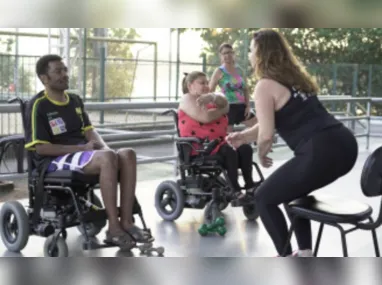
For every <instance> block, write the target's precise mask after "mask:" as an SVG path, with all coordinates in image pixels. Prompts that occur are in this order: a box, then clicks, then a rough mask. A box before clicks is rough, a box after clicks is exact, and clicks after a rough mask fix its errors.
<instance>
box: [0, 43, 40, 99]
mask: <svg viewBox="0 0 382 285" xmlns="http://www.w3.org/2000/svg"><path fill="white" fill-rule="evenodd" d="M14 44H15V41H14V39H13V38H12V37H6V38H5V37H2V38H0V94H2V96H1V97H0V99H2V100H6V99H8V97H11V96H13V94H14V92H16V91H18V92H20V93H26V94H28V93H31V92H32V91H33V90H32V80H33V73H32V72H31V71H30V70H28V69H27V68H26V67H25V66H24V65H23V62H22V61H20V58H19V62H17V61H16V56H15V55H11V54H9V53H10V52H11V51H12V48H13V45H14ZM16 70H17V74H18V75H17V77H18V78H16V77H15V75H16ZM17 80H18V84H17V82H16V81H17ZM17 87H18V88H19V90H16V88H17ZM4 94H5V95H4Z"/></svg>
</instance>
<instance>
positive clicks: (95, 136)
mask: <svg viewBox="0 0 382 285" xmlns="http://www.w3.org/2000/svg"><path fill="white" fill-rule="evenodd" d="M85 137H86V140H87V141H89V142H90V141H93V142H97V145H98V146H96V147H97V149H110V148H109V147H108V145H107V144H106V143H105V141H104V140H103V138H102V137H101V136H100V135H99V133H98V132H97V131H96V130H95V129H94V128H91V129H88V130H87V131H85Z"/></svg>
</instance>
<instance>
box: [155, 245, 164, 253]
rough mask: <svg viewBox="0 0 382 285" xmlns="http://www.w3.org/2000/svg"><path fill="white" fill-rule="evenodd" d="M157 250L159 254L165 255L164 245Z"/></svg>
mask: <svg viewBox="0 0 382 285" xmlns="http://www.w3.org/2000/svg"><path fill="white" fill-rule="evenodd" d="M156 251H157V253H158V255H163V253H164V247H163V246H160V247H158V248H157V250H156Z"/></svg>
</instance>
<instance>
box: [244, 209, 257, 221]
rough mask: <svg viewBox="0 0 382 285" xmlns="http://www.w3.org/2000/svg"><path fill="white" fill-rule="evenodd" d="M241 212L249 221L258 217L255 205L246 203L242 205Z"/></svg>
mask: <svg viewBox="0 0 382 285" xmlns="http://www.w3.org/2000/svg"><path fill="white" fill-rule="evenodd" d="M243 213H244V215H245V217H246V218H247V219H248V220H249V221H255V220H256V219H257V218H258V217H259V213H258V212H257V209H256V206H255V205H246V206H243Z"/></svg>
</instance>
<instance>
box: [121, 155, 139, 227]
mask: <svg viewBox="0 0 382 285" xmlns="http://www.w3.org/2000/svg"><path fill="white" fill-rule="evenodd" d="M117 155H118V166H119V169H120V188H121V189H120V190H121V225H122V228H123V229H124V230H128V229H130V228H131V227H132V226H133V224H134V223H133V206H134V200H135V188H136V184H137V156H136V154H135V151H134V150H133V149H129V148H126V149H120V150H119V151H118V152H117Z"/></svg>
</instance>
